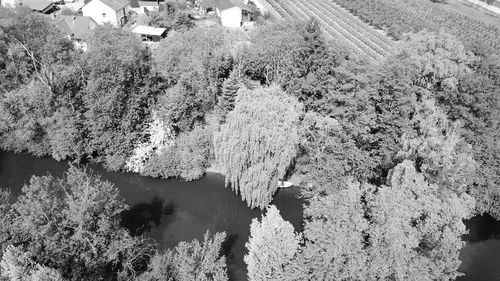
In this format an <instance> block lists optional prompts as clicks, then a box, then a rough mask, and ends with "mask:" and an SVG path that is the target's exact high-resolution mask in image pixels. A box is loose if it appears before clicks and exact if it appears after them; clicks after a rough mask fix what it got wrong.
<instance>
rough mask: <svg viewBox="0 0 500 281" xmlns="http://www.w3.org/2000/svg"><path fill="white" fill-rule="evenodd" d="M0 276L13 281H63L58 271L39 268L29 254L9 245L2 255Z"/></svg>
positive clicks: (43, 267)
mask: <svg viewBox="0 0 500 281" xmlns="http://www.w3.org/2000/svg"><path fill="white" fill-rule="evenodd" d="M0 276H2V277H6V278H8V279H9V280H13V281H63V280H64V279H63V278H62V276H61V274H60V273H59V271H57V270H55V269H52V268H49V267H45V266H41V265H39V264H37V263H36V262H35V261H33V260H32V259H31V257H30V256H29V254H27V253H24V252H22V251H21V250H19V249H18V248H16V247H14V246H12V245H9V246H7V248H6V249H5V251H4V252H3V255H2V261H1V262H0Z"/></svg>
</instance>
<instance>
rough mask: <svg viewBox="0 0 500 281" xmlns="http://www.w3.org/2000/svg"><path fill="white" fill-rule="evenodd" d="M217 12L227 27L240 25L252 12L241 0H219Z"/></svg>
mask: <svg viewBox="0 0 500 281" xmlns="http://www.w3.org/2000/svg"><path fill="white" fill-rule="evenodd" d="M216 12H217V15H218V16H219V17H220V19H221V23H222V25H223V26H226V27H240V26H241V24H242V23H243V18H244V17H247V16H248V14H249V13H250V12H251V11H250V9H248V7H247V6H246V5H245V4H244V3H243V2H242V1H241V0H217V1H216Z"/></svg>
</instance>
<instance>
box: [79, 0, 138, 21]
mask: <svg viewBox="0 0 500 281" xmlns="http://www.w3.org/2000/svg"><path fill="white" fill-rule="evenodd" d="M129 11H130V4H129V2H128V1H127V0H91V1H90V2H88V3H87V4H86V5H85V6H83V8H82V13H83V15H84V16H86V17H91V18H92V19H93V20H94V21H95V22H96V23H97V24H105V23H109V24H111V25H113V26H116V27H121V26H123V25H124V24H125V23H127V19H128V17H127V16H128V13H129Z"/></svg>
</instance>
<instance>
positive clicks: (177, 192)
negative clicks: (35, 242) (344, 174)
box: [0, 151, 500, 281]
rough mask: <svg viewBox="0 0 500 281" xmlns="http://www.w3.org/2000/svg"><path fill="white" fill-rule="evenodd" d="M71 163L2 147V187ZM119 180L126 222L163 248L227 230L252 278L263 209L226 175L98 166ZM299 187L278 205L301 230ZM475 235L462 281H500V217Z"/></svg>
mask: <svg viewBox="0 0 500 281" xmlns="http://www.w3.org/2000/svg"><path fill="white" fill-rule="evenodd" d="M67 168H68V164H67V163H65V162H57V161H55V160H53V159H51V158H36V157H33V156H30V155H28V154H14V153H10V152H2V151H0V187H8V188H10V189H11V190H12V191H13V192H14V194H19V193H20V192H21V187H22V186H23V184H25V183H27V182H28V181H29V179H30V177H31V175H46V174H47V173H48V172H50V173H52V174H53V175H54V176H61V175H62V174H63V172H64V171H66V170H67ZM92 168H93V170H95V171H96V172H97V173H98V174H101V175H102V177H103V178H104V179H106V180H108V181H111V182H113V183H114V184H115V185H116V186H117V187H118V188H119V189H120V194H121V196H123V198H124V199H125V202H126V203H127V204H128V205H129V206H130V207H131V208H130V210H128V211H127V212H125V214H124V215H123V224H124V225H125V226H127V227H128V228H129V229H131V230H132V231H133V232H135V233H137V234H144V235H146V236H148V237H151V238H153V239H155V240H156V241H157V242H158V243H159V244H160V247H161V248H171V247H174V246H175V245H177V243H179V242H180V241H190V240H192V239H195V238H197V239H200V238H202V237H203V234H204V233H205V231H206V230H207V229H208V230H210V232H211V233H214V232H216V231H225V232H226V234H227V237H226V243H225V244H224V247H223V250H224V253H225V254H226V257H227V260H228V266H229V274H230V278H231V280H238V281H239V280H246V271H245V264H244V262H243V256H244V255H245V252H246V250H245V242H246V241H247V239H248V236H249V224H250V222H251V220H252V218H254V217H257V216H259V215H260V211H258V210H252V209H250V208H248V207H246V204H245V203H244V202H242V201H241V200H240V199H239V197H238V196H237V195H236V194H235V193H234V192H232V191H231V190H230V189H226V188H224V178H223V176H221V175H218V174H208V175H206V176H205V177H203V178H202V179H200V180H197V181H193V182H183V181H180V180H160V179H151V178H145V177H141V176H138V175H136V174H131V173H114V172H106V171H105V170H103V169H102V168H101V167H99V166H94V167H92ZM297 192H298V191H297V190H296V189H293V188H292V189H284V190H280V191H279V192H278V193H277V195H276V196H275V200H274V202H273V203H274V204H276V206H277V207H278V208H279V210H280V211H281V215H282V216H283V218H284V219H286V220H288V221H290V222H291V223H292V224H293V225H294V227H295V230H297V231H300V230H301V224H302V201H301V200H299V199H297V198H296V195H297ZM466 225H467V228H468V229H469V234H468V235H466V236H465V237H464V240H465V241H467V245H466V246H465V247H464V248H463V249H462V250H461V252H460V259H461V260H462V265H461V266H460V269H459V271H461V272H463V273H465V274H466V276H463V277H460V278H458V279H457V281H499V280H500V222H498V221H495V220H494V219H493V218H491V217H489V216H476V217H474V218H472V219H471V220H468V221H466Z"/></svg>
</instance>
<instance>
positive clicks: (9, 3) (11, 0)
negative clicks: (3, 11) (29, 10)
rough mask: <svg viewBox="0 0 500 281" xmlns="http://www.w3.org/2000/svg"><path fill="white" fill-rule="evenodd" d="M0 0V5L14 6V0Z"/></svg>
mask: <svg viewBox="0 0 500 281" xmlns="http://www.w3.org/2000/svg"><path fill="white" fill-rule="evenodd" d="M1 1H2V7H5V8H14V7H15V6H16V1H15V0H1Z"/></svg>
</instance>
